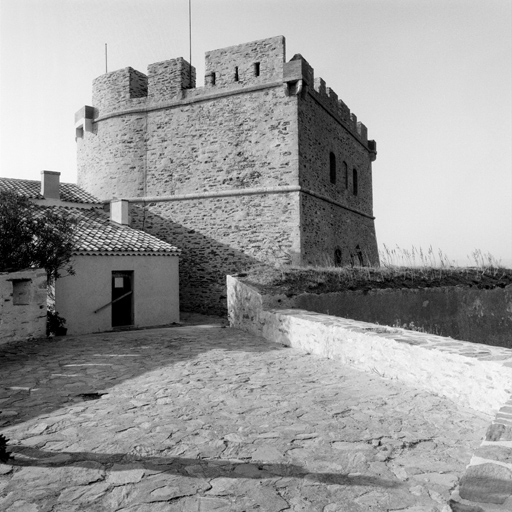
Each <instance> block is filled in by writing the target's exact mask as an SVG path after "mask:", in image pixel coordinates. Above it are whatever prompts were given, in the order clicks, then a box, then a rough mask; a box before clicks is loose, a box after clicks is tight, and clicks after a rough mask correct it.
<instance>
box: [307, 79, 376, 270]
mask: <svg viewBox="0 0 512 512" xmlns="http://www.w3.org/2000/svg"><path fill="white" fill-rule="evenodd" d="M315 87H316V89H313V88H312V87H311V86H309V85H308V86H307V87H306V91H305V92H303V93H302V95H301V99H300V101H299V108H298V117H299V181H300V185H301V187H304V188H305V189H307V190H310V191H312V192H315V193H317V194H319V195H321V196H323V197H326V198H328V199H330V200H332V203H329V202H327V201H324V200H321V199H318V198H314V197H311V196H310V197H304V199H303V208H302V210H301V213H302V222H301V224H302V231H303V238H304V239H303V245H302V249H303V256H304V261H305V262H308V263H310V262H311V263H313V262H315V263H316V262H318V260H319V259H320V260H322V259H324V260H325V259H327V260H331V262H332V261H333V259H334V251H335V250H336V249H338V250H341V263H342V264H350V263H353V262H354V261H356V262H357V263H358V264H359V258H357V254H358V253H359V254H362V255H363V260H364V264H368V263H372V264H378V261H379V256H378V249H377V239H376V235H375V223H374V220H373V211H372V210H373V197H372V168H371V159H372V153H371V152H370V151H369V149H368V147H367V144H366V137H367V134H366V129H364V130H363V131H362V132H361V135H362V136H361V135H359V136H355V135H354V131H356V130H357V126H356V125H354V126H352V127H351V128H352V129H349V128H348V127H347V123H346V122H344V121H343V116H342V115H339V112H340V111H341V112H342V113H343V112H345V111H344V110H343V109H339V110H336V111H335V115H333V112H334V105H335V104H339V102H338V100H337V97H336V95H335V93H333V92H332V91H330V90H329V91H328V92H327V91H326V88H325V83H324V82H323V80H322V79H316V80H315ZM347 117H348V116H347ZM345 121H347V119H346V118H345ZM359 128H361V127H359ZM331 153H332V154H333V155H334V158H335V161H334V163H335V171H336V172H335V183H332V180H331V158H332V157H331ZM354 169H355V170H356V172H357V194H355V193H354V172H353V171H354ZM340 205H341V206H340ZM343 206H344V207H346V208H343ZM354 258H355V260H354ZM324 263H325V262H324Z"/></svg>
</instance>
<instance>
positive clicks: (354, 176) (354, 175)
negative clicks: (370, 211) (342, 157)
mask: <svg viewBox="0 0 512 512" xmlns="http://www.w3.org/2000/svg"><path fill="white" fill-rule="evenodd" d="M352 191H353V192H354V195H355V196H357V170H356V169H353V170H352Z"/></svg>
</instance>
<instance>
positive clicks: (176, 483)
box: [0, 320, 512, 512]
mask: <svg viewBox="0 0 512 512" xmlns="http://www.w3.org/2000/svg"><path fill="white" fill-rule="evenodd" d="M208 322H209V320H208ZM2 350H3V349H2V347H0V357H1V355H2ZM3 361H6V363H5V364H3V366H2V373H1V375H0V397H1V399H4V400H6V401H5V402H4V403H3V404H2V406H3V407H4V409H7V410H10V411H13V412H16V414H13V415H11V416H6V417H5V418H4V420H2V421H4V424H3V425H2V426H1V427H0V433H2V434H4V435H5V436H6V437H7V438H8V439H10V441H9V445H10V446H11V447H12V451H14V452H15V456H16V459H15V465H14V466H13V469H10V468H11V466H10V465H3V466H0V473H3V474H1V478H0V496H2V497H0V510H4V509H7V508H8V507H11V506H13V505H14V504H15V503H21V504H24V505H23V506H25V504H28V505H27V506H31V504H35V505H37V506H38V507H39V509H40V510H41V512H43V511H44V512H46V511H47V510H52V511H53V512H72V511H77V512H78V511H80V512H84V511H85V510H87V511H89V510H90V511H91V512H96V511H97V512H103V511H106V510H118V511H124V512H127V511H130V512H146V511H147V512H160V511H162V512H163V511H165V512H169V511H170V512H172V511H176V512H177V511H179V512H201V511H204V510H213V511H219V512H224V511H226V512H227V511H229V512H239V511H242V510H248V511H249V510H261V511H263V510H264V511H270V512H272V511H274V510H275V511H281V510H291V511H293V512H316V511H319V512H336V511H343V512H370V511H372V512H377V511H380V510H407V509H408V508H409V509H410V512H426V511H428V512H430V511H434V510H435V511H436V512H441V508H442V504H441V503H440V500H442V499H446V500H447V499H448V497H447V496H448V495H447V494H446V493H447V492H448V491H447V489H448V488H449V486H450V485H452V483H453V482H454V481H455V480H456V478H458V477H460V476H461V475H462V474H463V473H464V469H465V467H466V466H467V464H468V463H469V460H470V458H471V454H472V452H473V451H474V450H475V449H476V448H477V447H478V445H479V444H480V441H481V438H482V435H483V434H484V432H485V429H486V427H487V425H488V421H490V418H486V417H483V416H482V415H480V414H474V413H473V412H471V411H468V410H464V409H459V408H457V407H456V406H455V405H454V404H453V403H451V402H449V401H448V400H444V399H441V398H439V397H437V396H434V395H430V394H428V393H425V392H422V391H419V390H417V389H414V388H410V387H407V386H403V385H401V384H398V383H397V382H393V381H390V380H384V379H381V378H380V377H378V376H371V375H368V374H363V373H360V372H357V371H355V370H352V369H350V368H347V367H345V366H343V365H341V364H339V363H338V362H336V361H332V360H326V359H321V358H318V357H316V356H306V355H304V354H302V353H300V352H297V351H295V350H293V349H288V348H287V349H284V348H282V347H280V346H278V345H274V344H271V343H268V342H266V341H265V340H263V339H261V338H257V337H254V336H251V335H249V334H247V333H243V332H240V331H236V330H234V329H221V328H219V327H217V326H215V324H212V325H211V326H208V327H204V326H201V325H195V326H183V327H176V328H170V329H152V330H144V331H131V332H118V333H103V334H96V335H87V336H80V337H72V336H71V337H67V338H63V339H61V340H54V341H52V342H51V343H46V342H45V341H41V342H35V343H34V344H33V345H31V347H30V350H29V347H27V346H26V345H20V346H19V348H17V350H16V351H12V352H10V353H9V359H4V360H3ZM98 362H99V363H101V365H97V363H98ZM63 365H80V366H73V367H69V369H68V373H66V374H65V375H64V373H65V371H64V370H63ZM21 370H23V371H26V373H23V372H22V371H21ZM20 372H21V373H20ZM59 375H61V376H59ZM27 376H30V383H31V386H32V384H33V388H34V389H37V390H38V391H36V392H31V393H28V392H27V391H24V390H17V389H9V390H6V388H16V387H23V385H24V384H26V383H27V382H28V379H27ZM52 376H53V377H52ZM66 384H67V385H68V386H67V387H65V385H66ZM66 389H67V390H68V391H65V392H63V390H66ZM69 390H71V391H72V392H71V394H69ZM77 390H93V391H95V392H101V393H107V394H105V395H103V396H102V398H101V399H99V400H91V401H79V400H81V399H79V398H77V396H76V394H77ZM502 427H505V426H502ZM496 428H501V427H496ZM499 432H500V433H499V435H500V436H501V435H502V434H503V432H504V431H501V430H500V431H499ZM493 435H498V434H497V433H496V432H495V433H494V434H493ZM511 448H512V447H511ZM4 466H5V467H6V468H9V470H7V469H6V468H5V469H4ZM422 475H423V476H422ZM425 475H429V476H428V478H427V477H426V476H425ZM413 477H414V478H413ZM422 478H423V480H422ZM411 489H412V490H411ZM3 497H5V498H3ZM16 506H19V505H16ZM24 512H25V510H24ZM443 512H449V511H443ZM486 512H487V511H486Z"/></svg>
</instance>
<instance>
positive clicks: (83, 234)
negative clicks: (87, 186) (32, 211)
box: [35, 206, 180, 256]
mask: <svg viewBox="0 0 512 512" xmlns="http://www.w3.org/2000/svg"><path fill="white" fill-rule="evenodd" d="M35 208H37V209H38V210H40V211H43V210H51V211H53V212H56V213H58V214H60V215H63V216H69V217H71V218H74V219H76V220H77V227H76V231H75V250H74V253H75V254H77V255H88V254H90V255H112V256H114V255H119V254H123V255H153V256H158V255H161V256H171V255H176V256H177V255H179V253H180V250H179V249H177V248H176V247H174V246H172V245H171V244H169V243H167V242H163V241H162V240H160V239H159V238H156V237H155V236H153V235H150V234H148V233H145V232H144V231H139V230H138V229H133V228H130V227H128V226H119V225H117V224H113V223H112V222H111V221H110V217H109V214H108V213H106V212H104V211H103V209H101V208H90V209H83V208H71V207H64V206H35Z"/></svg>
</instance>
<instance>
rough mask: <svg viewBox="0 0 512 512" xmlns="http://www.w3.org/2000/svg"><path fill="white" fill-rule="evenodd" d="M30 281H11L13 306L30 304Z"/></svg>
mask: <svg viewBox="0 0 512 512" xmlns="http://www.w3.org/2000/svg"><path fill="white" fill-rule="evenodd" d="M30 283H31V279H13V281H12V303H13V304H14V305H15V306H27V305H28V304H30Z"/></svg>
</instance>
